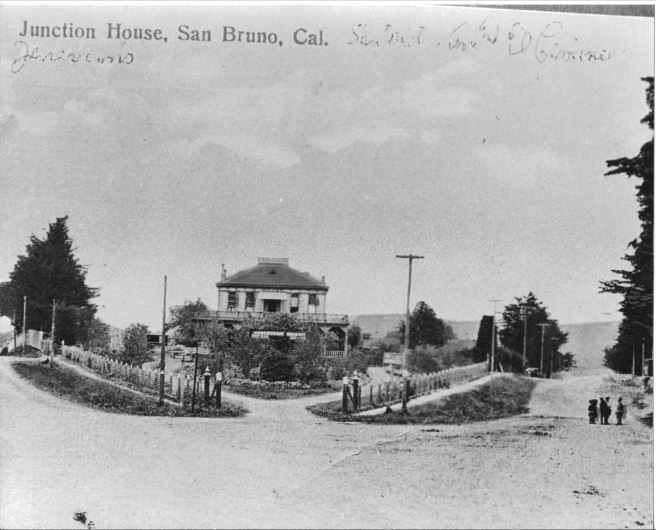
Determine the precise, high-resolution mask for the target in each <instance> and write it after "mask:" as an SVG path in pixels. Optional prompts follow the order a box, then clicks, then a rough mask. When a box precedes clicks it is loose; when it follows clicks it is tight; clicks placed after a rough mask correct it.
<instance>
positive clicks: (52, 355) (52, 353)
mask: <svg viewBox="0 0 656 530" xmlns="http://www.w3.org/2000/svg"><path fill="white" fill-rule="evenodd" d="M54 360H55V299H54V298H53V299H52V325H51V327H50V367H51V368H52V363H53V361H54Z"/></svg>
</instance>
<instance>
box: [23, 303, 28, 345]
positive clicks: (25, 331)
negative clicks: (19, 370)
mask: <svg viewBox="0 0 656 530" xmlns="http://www.w3.org/2000/svg"><path fill="white" fill-rule="evenodd" d="M25 346H27V296H23V353H25V351H26V348H25Z"/></svg>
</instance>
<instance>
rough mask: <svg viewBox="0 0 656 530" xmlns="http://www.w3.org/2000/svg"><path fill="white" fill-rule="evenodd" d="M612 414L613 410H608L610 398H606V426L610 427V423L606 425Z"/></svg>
mask: <svg viewBox="0 0 656 530" xmlns="http://www.w3.org/2000/svg"><path fill="white" fill-rule="evenodd" d="M612 412H613V409H611V408H610V396H606V419H605V421H604V423H605V424H606V425H610V423H608V419H609V418H610V415H611V413H612Z"/></svg>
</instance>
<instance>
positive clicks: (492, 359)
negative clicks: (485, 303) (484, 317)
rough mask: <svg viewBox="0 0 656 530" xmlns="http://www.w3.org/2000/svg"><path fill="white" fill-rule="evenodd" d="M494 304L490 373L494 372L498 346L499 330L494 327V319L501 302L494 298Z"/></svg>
mask: <svg viewBox="0 0 656 530" xmlns="http://www.w3.org/2000/svg"><path fill="white" fill-rule="evenodd" d="M490 302H492V303H493V304H494V311H493V312H492V343H491V346H490V372H494V349H495V348H496V346H497V333H496V331H497V329H496V326H495V325H494V319H495V317H496V316H497V302H501V300H500V299H499V298H492V299H491V300H490Z"/></svg>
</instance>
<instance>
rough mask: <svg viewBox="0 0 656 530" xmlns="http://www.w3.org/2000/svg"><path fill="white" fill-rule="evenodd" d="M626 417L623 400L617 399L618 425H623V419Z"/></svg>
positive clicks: (616, 414)
mask: <svg viewBox="0 0 656 530" xmlns="http://www.w3.org/2000/svg"><path fill="white" fill-rule="evenodd" d="M625 415H626V407H625V406H624V403H622V398H617V409H616V410H615V417H616V418H617V424H618V425H622V418H624V416H625Z"/></svg>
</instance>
